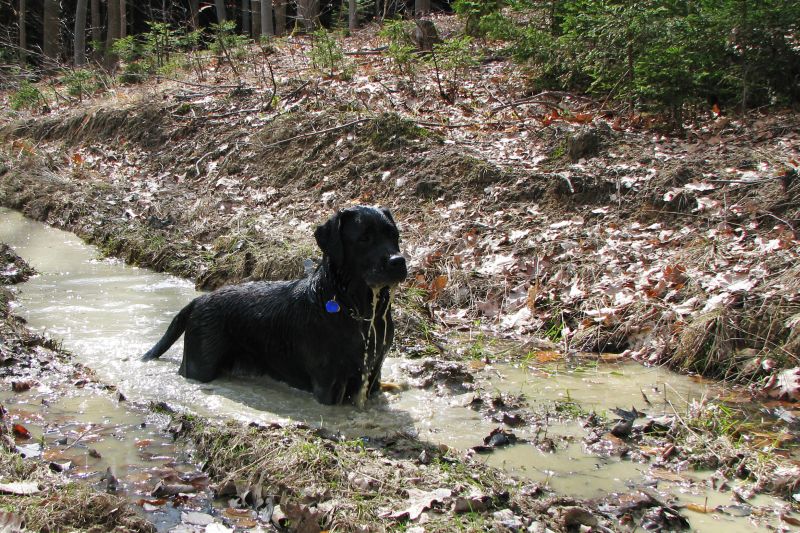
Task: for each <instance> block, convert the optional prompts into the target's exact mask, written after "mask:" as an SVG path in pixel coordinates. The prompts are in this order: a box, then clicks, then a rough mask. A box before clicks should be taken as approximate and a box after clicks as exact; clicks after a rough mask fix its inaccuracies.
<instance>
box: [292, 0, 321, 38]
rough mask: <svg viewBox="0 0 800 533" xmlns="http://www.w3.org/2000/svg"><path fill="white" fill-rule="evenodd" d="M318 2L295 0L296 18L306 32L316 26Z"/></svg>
mask: <svg viewBox="0 0 800 533" xmlns="http://www.w3.org/2000/svg"><path fill="white" fill-rule="evenodd" d="M318 9H319V1H318V0H297V18H299V19H300V20H301V21H302V22H303V27H304V28H305V30H306V31H309V32H310V31H311V30H313V29H314V27H315V26H316V24H317V10H318Z"/></svg>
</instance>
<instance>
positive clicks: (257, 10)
mask: <svg viewBox="0 0 800 533" xmlns="http://www.w3.org/2000/svg"><path fill="white" fill-rule="evenodd" d="M250 7H251V9H252V10H253V39H258V38H259V37H260V36H261V1H260V0H252V1H251V2H250Z"/></svg>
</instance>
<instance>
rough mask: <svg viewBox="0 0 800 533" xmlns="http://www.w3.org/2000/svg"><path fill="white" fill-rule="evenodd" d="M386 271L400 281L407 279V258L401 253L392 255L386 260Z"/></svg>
mask: <svg viewBox="0 0 800 533" xmlns="http://www.w3.org/2000/svg"><path fill="white" fill-rule="evenodd" d="M386 273H387V274H388V275H389V276H390V277H392V278H394V279H396V280H397V281H398V282H400V281H403V280H404V279H406V276H408V268H407V267H406V258H405V257H403V256H402V255H399V254H398V255H393V256H391V257H390V258H389V260H388V261H387V262H386Z"/></svg>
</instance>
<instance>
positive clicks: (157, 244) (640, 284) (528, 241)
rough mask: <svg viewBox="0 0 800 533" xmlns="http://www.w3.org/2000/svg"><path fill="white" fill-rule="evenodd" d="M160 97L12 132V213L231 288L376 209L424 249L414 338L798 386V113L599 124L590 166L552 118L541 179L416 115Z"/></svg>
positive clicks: (7, 201) (3, 167) (293, 263)
mask: <svg viewBox="0 0 800 533" xmlns="http://www.w3.org/2000/svg"><path fill="white" fill-rule="evenodd" d="M291 83H292V82H290V81H287V84H288V85H287V91H288V90H289V88H290V87H292V85H291ZM161 90H162V91H163V94H162V100H165V101H166V102H165V103H159V104H153V103H140V104H136V105H128V106H127V107H124V108H122V109H118V108H116V107H113V106H108V105H103V104H98V105H96V106H93V107H90V108H88V110H87V109H86V108H84V109H82V110H73V111H65V112H64V113H63V114H60V115H55V116H49V117H41V118H39V119H32V120H28V121H26V122H12V123H7V124H6V125H5V126H4V127H3V128H2V133H0V137H2V138H3V139H4V143H5V144H4V146H5V150H4V152H3V155H2V161H0V204H2V205H5V206H9V207H13V208H16V209H20V210H22V211H23V212H24V213H25V214H26V215H27V216H29V217H32V218H34V219H37V220H42V221H46V222H47V223H49V224H52V225H55V226H57V227H61V228H64V229H68V230H70V231H72V232H75V233H77V234H78V235H79V236H81V237H82V238H84V239H86V240H87V241H89V242H92V243H95V244H97V245H98V246H99V247H100V248H101V249H102V250H103V251H104V252H105V253H107V254H109V255H116V256H120V257H122V258H124V259H125V260H126V261H128V262H130V263H133V264H139V265H143V266H149V267H152V268H154V269H157V270H162V271H168V272H171V273H175V274H178V275H181V276H185V277H189V278H191V279H194V280H195V282H196V285H197V286H198V287H199V288H215V287H218V286H221V285H224V284H227V283H235V282H239V281H243V280H250V279H286V278H291V277H297V276H299V275H301V274H302V272H303V264H304V262H306V261H308V260H309V259H311V258H315V257H317V256H318V250H316V247H315V245H314V243H313V240H312V238H311V235H312V232H313V228H314V226H315V225H316V224H317V223H320V222H321V221H323V220H324V219H325V218H326V217H327V216H328V213H329V212H330V211H332V210H333V209H335V208H338V207H342V206H345V205H349V204H352V203H378V204H381V205H385V206H387V207H390V208H392V209H393V210H394V212H395V215H396V218H397V219H398V220H399V222H400V224H401V228H402V230H403V240H404V243H405V245H404V247H405V250H406V253H407V255H409V256H410V257H409V258H410V265H411V272H412V281H411V282H410V283H408V284H407V287H408V288H410V289H411V290H410V291H406V297H405V298H401V299H400V301H399V307H400V308H401V311H404V314H403V316H402V317H401V320H399V326H400V333H401V337H402V338H405V339H406V342H405V345H406V346H409V345H414V346H415V350H417V351H419V350H421V351H422V352H426V351H427V352H429V353H438V354H439V355H440V356H444V357H448V358H460V357H461V354H459V353H455V352H454V351H453V350H447V349H442V348H443V346H444V344H443V343H442V342H441V341H437V340H436V339H435V338H434V337H431V335H429V334H428V333H429V332H433V333H434V334H435V333H436V332H437V331H440V332H443V333H446V332H447V331H448V330H452V329H462V330H463V329H479V330H484V331H487V332H489V333H491V334H493V335H500V336H506V337H510V338H514V339H517V340H519V341H520V343H521V344H523V343H525V342H526V341H529V340H530V339H531V338H536V337H538V338H542V337H547V338H550V339H551V340H554V341H558V342H559V343H560V344H562V345H563V346H564V347H565V348H566V349H567V350H589V351H597V352H608V351H612V352H625V353H626V355H628V356H630V357H633V358H636V359H638V360H642V361H645V362H647V363H651V364H662V363H665V362H666V363H668V364H670V365H672V366H674V367H676V368H679V369H681V370H683V371H688V372H696V373H701V374H704V375H707V376H712V377H716V378H724V379H728V380H739V381H743V382H748V383H752V384H753V386H754V390H757V389H762V391H763V393H764V394H766V395H771V396H773V397H776V398H780V399H792V398H795V397H796V396H797V394H798V393H794V395H793V394H792V393H785V392H783V391H779V390H777V389H775V387H774V383H775V380H776V379H783V380H786V379H794V378H793V377H792V376H793V374H792V373H796V372H797V370H796V367H797V363H798V361H799V360H800V352H798V350H800V332H798V322H797V321H796V320H793V318H792V317H794V316H796V315H797V313H800V304H798V302H800V285H799V284H798V283H797V279H800V276H798V275H797V269H798V268H799V267H798V264H800V257H798V252H797V250H798V246H796V244H797V242H798V241H797V235H796V233H795V232H794V229H793V228H795V227H796V226H797V224H798V223H800V212H798V208H797V206H798V205H800V196H799V195H800V180H796V179H794V178H793V176H794V173H796V171H795V170H793V169H792V167H791V166H789V167H785V166H782V163H779V160H780V158H781V157H783V156H779V155H778V154H779V150H782V149H783V150H787V151H785V153H786V154H792V153H795V152H796V151H798V147H797V146H796V145H797V143H795V142H793V141H792V140H791V139H792V138H791V135H790V134H789V133H788V132H789V131H790V129H788V128H789V126H788V125H787V126H784V124H789V123H790V122H791V120H792V117H784V118H782V119H775V120H772V121H769V120H764V121H762V122H759V123H756V124H754V125H750V126H744V125H740V126H737V128H739V129H738V130H736V131H740V132H742V131H743V132H745V133H744V134H747V135H752V136H753V138H754V139H756V141H754V143H755V145H754V146H748V145H747V143H744V142H741V141H738V140H736V139H738V137H736V136H735V135H734V133H735V132H733V131H732V132H731V140H730V141H727V142H726V141H725V136H724V135H723V136H722V137H721V139H722V140H720V141H718V142H717V141H715V142H717V144H712V145H709V146H708V147H707V149H704V148H703V146H704V143H705V142H706V141H704V140H702V139H700V140H697V142H695V143H690V142H687V141H685V140H681V139H675V138H668V137H658V138H651V137H648V133H647V132H646V131H635V130H630V131H616V130H614V129H613V128H611V127H608V126H607V125H606V126H605V127H601V126H602V124H603V123H601V122H598V125H597V126H593V129H592V130H591V135H594V136H595V137H597V138H598V139H600V140H599V141H598V142H599V143H600V144H599V145H600V146H601V151H600V154H598V155H597V156H595V157H587V158H584V159H580V160H579V161H577V162H572V161H570V160H569V159H568V158H567V157H566V155H561V156H557V155H552V154H553V153H554V152H553V151H554V150H555V151H556V152H558V150H557V148H558V147H559V146H563V145H564V143H566V142H567V141H568V140H569V139H571V138H572V137H573V136H574V135H575V133H574V128H572V127H571V126H570V125H569V124H566V123H565V124H553V125H549V126H547V127H546V128H545V130H544V131H543V132H542V134H541V136H539V138H538V140H537V145H536V146H537V149H538V150H540V151H541V152H543V153H550V154H551V156H550V157H549V158H545V159H544V160H542V161H541V162H540V163H538V164H537V165H536V167H535V168H536V170H528V169H519V168H514V167H513V166H509V167H505V168H504V167H502V166H499V165H498V164H496V163H495V162H489V161H487V160H486V159H484V158H482V156H481V154H480V152H479V151H477V150H475V149H474V148H473V147H470V146H460V145H459V144H458V143H457V142H455V141H452V140H451V139H449V138H448V134H449V133H448V131H447V130H445V131H444V132H441V131H437V129H436V128H434V127H432V126H430V125H426V126H425V127H422V126H419V125H417V124H416V123H415V122H414V121H412V120H409V119H407V118H404V117H402V116H401V115H398V114H383V115H379V116H367V117H365V116H363V115H360V114H354V113H347V112H333V111H330V110H320V109H318V108H315V107H314V106H307V105H306V106H299V107H298V106H294V107H292V109H293V110H292V111H290V112H287V111H279V110H267V111H265V112H263V113H260V114H255V115H246V114H245V116H239V115H238V114H237V113H236V112H235V110H236V109H242V110H247V109H248V106H250V105H256V106H257V101H255V100H248V99H247V98H246V97H242V98H243V99H241V100H235V101H233V102H227V103H229V104H231V105H232V106H233V108H234V110H233V111H229V112H226V113H224V114H222V115H224V117H220V118H217V116H218V115H220V110H221V109H220V107H219V106H220V105H221V102H218V101H217V100H213V99H212V100H209V99H204V100H203V101H202V103H199V102H198V103H192V102H191V101H190V102H187V101H185V98H184V97H182V96H181V93H179V92H178V93H175V92H171V91H172V90H171V89H168V88H162V89H161ZM301 93H302V90H301V92H300V93H297V94H296V95H294V96H293V97H298V96H297V95H299V94H301ZM286 105H287V106H289V103H288V102H287V103H286ZM290 107H291V106H290ZM748 128H749V129H748ZM776 129H777V130H776ZM776 131H778V133H775V132H776ZM562 152H563V150H562ZM765 153H769V154H774V157H773V156H772V155H770V156H769V157H767V156H765V155H764V154H765ZM776 157H777V158H778V159H776ZM523 345H524V344H523ZM519 355H522V356H524V355H525V353H524V350H520V354H519ZM782 369H786V370H787V371H789V373H788V374H787V375H786V376H784V377H783V378H781V377H780V376H778V372H779V371H780V370H782ZM792 369H794V370H792Z"/></svg>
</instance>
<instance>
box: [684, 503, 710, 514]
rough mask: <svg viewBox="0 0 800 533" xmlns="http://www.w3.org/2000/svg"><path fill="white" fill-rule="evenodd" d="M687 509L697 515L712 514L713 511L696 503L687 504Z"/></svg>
mask: <svg viewBox="0 0 800 533" xmlns="http://www.w3.org/2000/svg"><path fill="white" fill-rule="evenodd" d="M686 508H687V509H689V510H690V511H694V512H695V513H703V514H705V513H710V512H711V511H712V509H709V508H708V507H707V506H705V505H699V504H696V503H687V504H686Z"/></svg>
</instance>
